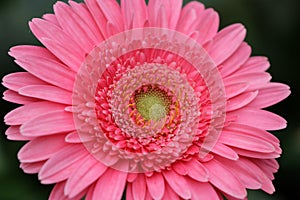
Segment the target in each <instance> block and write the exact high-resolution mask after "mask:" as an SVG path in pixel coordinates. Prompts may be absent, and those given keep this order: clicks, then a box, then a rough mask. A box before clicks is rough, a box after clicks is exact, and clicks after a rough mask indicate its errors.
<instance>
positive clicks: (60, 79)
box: [16, 48, 75, 91]
mask: <svg viewBox="0 0 300 200" xmlns="http://www.w3.org/2000/svg"><path fill="white" fill-rule="evenodd" d="M22 49H24V48H22ZM16 63H17V64H18V65H20V66H21V67H22V68H23V69H25V70H27V71H28V72H30V73H31V74H33V75H34V76H36V77H38V78H40V79H42V80H43V81H45V82H48V83H50V84H53V85H55V86H58V87H60V88H64V89H67V90H69V91H72V89H73V84H74V80H75V73H74V72H72V71H71V70H70V69H68V68H67V67H66V66H65V65H63V64H61V63H59V62H57V61H55V60H52V59H49V58H47V57H38V56H35V55H34V56H31V55H28V56H26V57H19V58H18V59H17V60H16ZM43 83H44V82H41V81H40V82H37V83H31V84H27V85H44V84H43ZM24 86H25V85H24Z"/></svg>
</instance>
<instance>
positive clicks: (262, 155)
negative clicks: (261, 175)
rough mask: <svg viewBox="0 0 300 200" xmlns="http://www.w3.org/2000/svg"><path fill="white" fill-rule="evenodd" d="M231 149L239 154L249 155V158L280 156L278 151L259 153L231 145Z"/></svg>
mask: <svg viewBox="0 0 300 200" xmlns="http://www.w3.org/2000/svg"><path fill="white" fill-rule="evenodd" d="M232 149H233V150H234V151H235V152H236V153H237V154H239V155H240V156H244V157H250V158H259V159H271V158H278V157H279V156H280V153H278V152H272V153H261V152H256V151H249V150H245V149H241V148H235V147H232Z"/></svg>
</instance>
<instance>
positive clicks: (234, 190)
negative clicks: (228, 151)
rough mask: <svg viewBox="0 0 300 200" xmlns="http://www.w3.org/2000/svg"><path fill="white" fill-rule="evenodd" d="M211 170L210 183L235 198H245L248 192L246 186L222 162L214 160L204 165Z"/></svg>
mask: <svg viewBox="0 0 300 200" xmlns="http://www.w3.org/2000/svg"><path fill="white" fill-rule="evenodd" d="M203 164H204V165H205V167H206V168H207V169H208V170H209V175H210V176H209V181H210V183H212V184H213V185H214V186H215V187H217V188H218V189H219V190H221V191H223V192H225V193H227V194H229V195H231V196H233V197H235V198H240V199H242V198H245V197H246V196H247V191H246V189H245V187H244V185H243V184H242V183H241V182H240V181H239V180H238V179H237V178H236V177H235V176H234V175H233V174H232V173H231V172H230V171H228V170H227V169H226V168H225V167H224V166H223V165H222V164H221V163H220V162H218V161H217V160H215V159H213V160H211V161H209V162H206V163H203Z"/></svg>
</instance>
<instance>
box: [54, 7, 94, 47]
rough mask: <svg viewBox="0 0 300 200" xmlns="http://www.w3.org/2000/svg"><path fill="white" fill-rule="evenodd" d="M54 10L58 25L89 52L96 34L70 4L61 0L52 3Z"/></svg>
mask: <svg viewBox="0 0 300 200" xmlns="http://www.w3.org/2000/svg"><path fill="white" fill-rule="evenodd" d="M54 12H55V15H56V17H57V20H58V22H59V24H60V26H61V27H62V28H63V30H64V31H66V32H67V33H68V35H69V37H71V38H72V39H73V40H74V41H76V43H77V44H78V45H79V46H80V47H81V48H83V49H84V50H85V52H86V53H89V52H90V51H91V50H92V48H93V47H94V45H95V44H97V42H98V41H97V39H96V36H95V35H94V34H93V32H92V31H90V30H89V26H88V24H87V23H86V22H84V21H83V20H82V19H81V17H80V16H79V15H77V13H75V12H74V11H73V10H72V8H71V7H70V6H68V5H67V4H65V3H63V2H57V3H56V4H55V5H54Z"/></svg>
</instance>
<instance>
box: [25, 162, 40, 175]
mask: <svg viewBox="0 0 300 200" xmlns="http://www.w3.org/2000/svg"><path fill="white" fill-rule="evenodd" d="M44 164H45V161H41V162H34V163H24V162H22V163H21V164H20V168H21V169H22V170H23V171H24V172H25V173H27V174H36V173H39V171H40V170H41V168H42V167H43V165H44Z"/></svg>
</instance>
